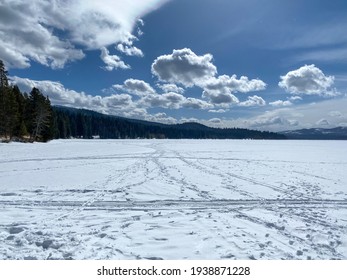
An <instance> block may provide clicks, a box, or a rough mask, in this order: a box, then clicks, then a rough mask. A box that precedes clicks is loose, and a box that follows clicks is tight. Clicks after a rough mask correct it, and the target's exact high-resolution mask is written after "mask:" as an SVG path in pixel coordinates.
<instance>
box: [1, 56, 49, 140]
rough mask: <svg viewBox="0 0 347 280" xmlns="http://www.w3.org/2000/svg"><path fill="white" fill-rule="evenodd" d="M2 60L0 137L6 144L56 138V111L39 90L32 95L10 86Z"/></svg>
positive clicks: (32, 91) (34, 89)
mask: <svg viewBox="0 0 347 280" xmlns="http://www.w3.org/2000/svg"><path fill="white" fill-rule="evenodd" d="M7 74H8V73H7V71H6V69H5V66H4V63H3V61H1V60H0V137H1V139H2V140H3V141H11V140H21V141H31V142H32V141H42V142H46V141H48V140H50V139H53V137H54V129H53V128H54V126H53V119H54V118H53V109H52V106H51V102H50V100H49V98H48V97H45V96H44V95H43V94H42V93H41V91H40V90H39V89H37V88H33V89H32V90H31V92H30V93H29V94H27V93H22V92H21V91H20V90H19V88H18V86H16V85H10V84H9V81H8V77H7Z"/></svg>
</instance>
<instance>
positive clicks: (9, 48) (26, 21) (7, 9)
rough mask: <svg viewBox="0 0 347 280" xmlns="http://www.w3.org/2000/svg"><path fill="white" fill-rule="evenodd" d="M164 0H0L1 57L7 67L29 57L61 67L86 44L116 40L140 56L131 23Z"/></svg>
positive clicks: (76, 57) (22, 63)
mask: <svg viewBox="0 0 347 280" xmlns="http://www.w3.org/2000/svg"><path fill="white" fill-rule="evenodd" d="M165 2H167V0H148V1H142V0H130V1H112V0H103V1H92V0H76V1H65V0H32V1H25V0H16V1H12V0H3V1H1V2H0V41H1V46H0V57H1V58H2V59H3V60H5V62H6V64H7V65H8V66H9V67H15V68H26V67H29V66H30V61H36V62H38V63H40V64H43V65H46V66H49V67H52V68H62V67H64V65H65V64H66V63H68V62H70V61H75V60H80V59H82V58H83V57H84V53H83V51H84V50H85V49H88V50H98V49H103V48H105V47H108V46H110V45H116V44H118V46H119V48H118V49H119V50H120V51H121V52H123V53H125V54H127V55H138V56H142V55H143V54H142V51H141V50H139V49H138V48H136V47H134V46H132V42H133V41H134V38H136V37H135V35H133V34H132V32H133V29H136V28H135V27H136V26H137V25H138V24H140V25H142V23H143V21H138V19H139V18H140V17H142V16H144V15H145V14H147V13H149V12H150V11H153V10H154V9H156V8H158V7H160V6H161V5H162V4H164V3H165ZM135 32H136V30H135ZM113 60H115V59H114V58H113ZM114 68H117V67H114ZM114 68H113V69H114ZM121 68H122V67H121ZM123 68H124V67H123Z"/></svg>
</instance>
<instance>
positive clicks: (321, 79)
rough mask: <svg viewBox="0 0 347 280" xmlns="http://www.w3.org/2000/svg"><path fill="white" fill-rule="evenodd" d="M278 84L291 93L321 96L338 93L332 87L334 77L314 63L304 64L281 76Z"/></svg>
mask: <svg viewBox="0 0 347 280" xmlns="http://www.w3.org/2000/svg"><path fill="white" fill-rule="evenodd" d="M278 85H279V87H281V88H283V89H284V90H285V91H286V92H289V93H291V94H306V95H321V96H334V95H336V94H337V93H336V90H335V89H333V88H332V86H333V85H334V77H333V76H326V75H325V74H324V73H323V72H322V70H320V69H319V68H317V67H316V66H315V65H314V64H312V65H305V66H302V67H300V68H299V69H297V70H294V71H290V72H288V73H287V74H286V75H284V76H281V81H280V82H279V84H278Z"/></svg>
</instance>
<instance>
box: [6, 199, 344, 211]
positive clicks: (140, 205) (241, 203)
mask: <svg viewBox="0 0 347 280" xmlns="http://www.w3.org/2000/svg"><path fill="white" fill-rule="evenodd" d="M1 206H12V207H20V208H26V207H29V208H51V207H52V208H61V209H64V208H71V207H72V208H75V207H78V208H80V207H81V208H83V209H84V210H108V211H121V210H142V211H147V210H148V211H150V210H166V209H167V210H171V209H177V210H184V209H201V210H204V209H221V210H223V209H243V208H262V209H269V208H347V200H299V199H297V200H292V199H264V200H206V201H204V200H152V201H93V202H90V203H85V202H83V201H58V200H56V201H20V200H18V201H0V207H1Z"/></svg>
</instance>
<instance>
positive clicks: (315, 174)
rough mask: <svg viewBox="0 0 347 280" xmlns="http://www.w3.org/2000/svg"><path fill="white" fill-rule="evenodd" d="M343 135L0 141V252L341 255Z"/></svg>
mask: <svg viewBox="0 0 347 280" xmlns="http://www.w3.org/2000/svg"><path fill="white" fill-rule="evenodd" d="M346 154H347V142H345V141H276V140H270V141H249V140H55V141H51V142H49V143H45V144H42V143H34V144H23V143H10V144H0V210H1V215H0V244H1V245H0V259H347V219H346V217H347V174H346V172H345V171H346V167H347V159H346V156H345V155H346Z"/></svg>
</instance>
